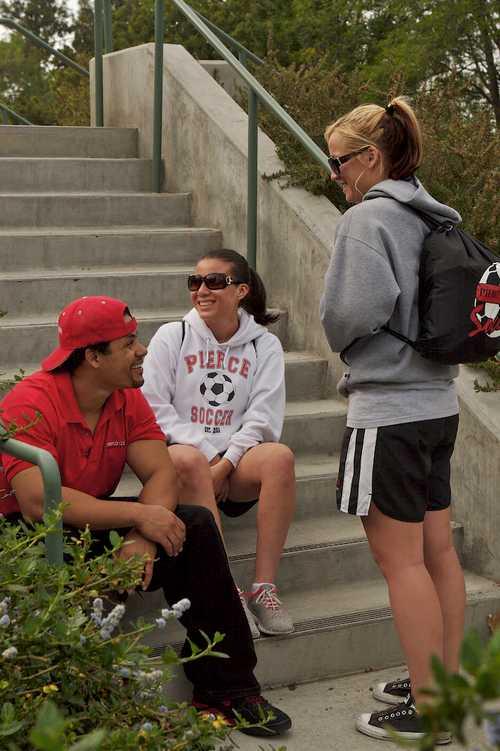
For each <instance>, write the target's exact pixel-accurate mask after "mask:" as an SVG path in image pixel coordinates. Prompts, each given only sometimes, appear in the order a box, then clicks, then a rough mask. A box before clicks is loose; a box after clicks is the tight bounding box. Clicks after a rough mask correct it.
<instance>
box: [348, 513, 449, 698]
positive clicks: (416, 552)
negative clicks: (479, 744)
mask: <svg viewBox="0 0 500 751" xmlns="http://www.w3.org/2000/svg"><path fill="white" fill-rule="evenodd" d="M363 525H364V528H365V531H366V535H367V537H368V542H369V544H370V548H371V550H372V553H373V556H374V558H375V560H376V562H377V564H378V566H379V568H380V570H381V571H382V573H383V575H384V577H385V579H386V581H387V585H388V588H389V599H390V603H391V608H392V612H393V616H394V622H395V625H396V629H397V632H398V635H399V639H400V641H401V646H402V648H403V652H404V654H405V657H406V662H407V665H408V670H409V673H410V680H411V684H412V693H413V696H414V698H415V701H416V702H417V703H418V701H419V700H421V699H422V698H423V696H422V693H421V691H422V688H424V687H428V686H430V685H431V684H432V675H431V668H430V659H431V656H432V655H437V656H438V657H439V658H440V659H443V616H442V613H441V606H440V602H439V598H438V594H437V592H436V588H435V586H434V582H433V580H432V578H431V576H430V574H429V572H428V570H427V568H426V566H425V562H424V525H423V523H410V522H400V521H397V520H395V519H391V518H390V517H388V516H386V515H385V514H382V512H380V511H379V510H378V509H377V508H376V506H375V505H374V504H373V503H372V505H371V506H370V511H369V514H368V516H367V517H364V518H363Z"/></svg>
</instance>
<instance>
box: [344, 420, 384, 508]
mask: <svg viewBox="0 0 500 751" xmlns="http://www.w3.org/2000/svg"><path fill="white" fill-rule="evenodd" d="M359 430H360V429H359V428H355V429H353V431H352V433H351V437H350V439H349V446H348V448H347V454H346V461H345V466H344V478H343V484H342V499H341V503H340V510H341V511H344V512H345V513H349V506H351V511H350V513H355V514H356V515H357V516H366V515H367V514H368V511H369V509H370V502H371V497H372V477H373V460H374V457H375V446H376V444H377V428H364V429H363V430H364V436H363V443H362V444H361V445H360V446H358V449H357V450H356V440H357V437H358V434H359ZM356 485H357V494H356V496H355V497H353V498H352V502H351V494H352V491H353V490H355V488H356ZM354 504H356V505H355V510H354Z"/></svg>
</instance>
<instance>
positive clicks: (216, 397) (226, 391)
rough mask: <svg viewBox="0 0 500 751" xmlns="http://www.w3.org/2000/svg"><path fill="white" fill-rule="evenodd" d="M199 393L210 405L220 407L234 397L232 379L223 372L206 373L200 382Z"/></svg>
mask: <svg viewBox="0 0 500 751" xmlns="http://www.w3.org/2000/svg"><path fill="white" fill-rule="evenodd" d="M200 393H201V395H202V396H204V397H205V399H206V400H207V401H208V403H209V404H210V406H211V407H221V406H222V405H223V404H227V403H228V402H230V401H231V400H232V399H234V394H235V391H234V386H233V382H232V380H231V379H230V378H229V376H228V375H226V374H225V373H207V375H206V376H205V378H204V379H203V381H202V382H201V384H200Z"/></svg>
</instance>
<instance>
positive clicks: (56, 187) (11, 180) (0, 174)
mask: <svg viewBox="0 0 500 751" xmlns="http://www.w3.org/2000/svg"><path fill="white" fill-rule="evenodd" d="M151 164H152V163H151V160H150V159H75V158H71V157H59V158H55V157H38V158H29V157H4V158H0V185H1V186H2V191H3V192H5V193H7V192H9V193H10V192H12V193H18V192H19V193H35V192H37V191H41V192H45V191H68V192H69V193H71V192H73V191H78V192H79V193H80V192H82V191H93V192H94V191H104V190H117V191H120V192H121V193H123V192H126V191H130V192H132V193H136V192H138V191H150V190H151V184H152V176H151Z"/></svg>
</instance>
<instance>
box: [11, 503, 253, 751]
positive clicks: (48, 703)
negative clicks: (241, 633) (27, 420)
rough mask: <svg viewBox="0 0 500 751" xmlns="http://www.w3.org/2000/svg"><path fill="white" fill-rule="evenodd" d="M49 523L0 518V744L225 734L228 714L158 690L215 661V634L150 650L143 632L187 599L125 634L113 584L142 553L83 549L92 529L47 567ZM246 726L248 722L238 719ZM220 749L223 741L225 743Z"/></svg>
mask: <svg viewBox="0 0 500 751" xmlns="http://www.w3.org/2000/svg"><path fill="white" fill-rule="evenodd" d="M56 518H57V515H53V516H52V518H51V519H50V520H49V522H48V523H47V524H35V525H34V527H27V526H26V525H24V524H20V525H12V524H7V523H5V522H3V521H2V522H0V739H1V740H0V745H1V747H2V748H3V749H6V751H7V750H8V751H25V749H33V748H35V749H39V751H91V750H93V749H99V750H100V751H138V750H140V751H160V749H161V751H166V750H167V749H169V750H170V751H187V750H188V749H191V750H192V751H201V750H202V749H213V748H215V745H216V742H218V743H220V742H221V741H224V739H227V738H228V736H229V733H230V728H229V727H228V725H227V723H226V721H225V720H224V718H222V717H216V716H214V715H207V716H202V715H200V714H198V713H197V712H196V710H195V709H194V708H192V707H191V706H189V705H187V704H185V703H184V704H182V703H181V704H179V703H171V702H169V701H167V700H166V699H165V695H164V686H165V684H166V683H167V682H168V681H169V680H170V678H171V676H172V667H173V666H174V665H178V664H180V663H182V662H184V661H186V660H188V661H189V660H193V659H199V658H200V657H205V656H210V657H213V658H214V659H215V658H217V659H223V658H224V657H225V655H223V654H222V653H220V652H218V651H217V649H216V646H217V644H219V642H221V641H222V639H223V637H222V635H221V634H219V633H216V634H214V635H213V637H212V638H211V639H210V638H209V637H208V636H206V635H203V636H204V640H205V642H206V644H205V647H204V648H202V649H200V647H198V646H196V645H193V654H192V655H191V656H190V657H187V658H182V659H181V658H179V657H178V656H177V654H176V653H175V651H174V650H173V649H172V648H167V649H166V650H165V652H164V654H163V656H162V657H161V659H159V660H152V659H151V657H150V650H149V648H148V647H147V646H145V645H144V643H143V641H142V638H143V636H144V635H145V634H147V633H148V632H149V631H151V630H152V629H154V628H156V627H161V628H165V626H166V625H167V622H168V620H169V619H170V618H174V617H179V615H180V614H181V613H182V612H183V611H184V609H185V608H186V607H187V606H189V603H188V602H187V601H182V600H181V602H180V603H177V605H174V606H173V607H172V608H171V609H170V608H165V609H164V610H163V611H162V613H161V614H159V617H158V618H157V619H156V623H146V622H144V621H143V620H140V621H139V622H138V623H137V624H136V625H135V626H134V627H133V628H131V630H130V628H129V630H128V631H127V632H125V631H121V630H120V627H119V623H120V620H121V618H122V616H123V613H124V611H125V606H124V605H123V604H121V603H119V604H116V600H115V599H114V595H113V593H115V592H116V591H118V590H129V589H131V588H132V589H133V588H134V587H135V586H137V585H138V584H139V582H140V579H141V570H142V566H143V563H142V561H141V560H140V559H138V558H132V559H129V560H128V561H123V560H121V559H119V558H118V557H117V556H116V555H115V554H116V552H117V551H118V549H119V548H120V546H121V545H122V540H121V538H120V537H119V536H118V535H117V534H116V533H115V534H111V535H110V544H109V549H108V550H107V551H106V552H105V553H103V554H102V555H99V556H97V557H91V556H90V550H91V544H92V543H91V535H90V532H89V531H88V530H87V531H85V532H83V533H82V535H81V537H79V538H75V539H67V540H66V542H65V557H66V560H67V562H68V563H67V565H64V566H63V567H54V566H50V565H49V564H48V563H47V561H46V558H45V549H44V540H45V536H46V534H47V532H48V531H51V530H52V529H54V526H55V523H56ZM242 724H244V723H242ZM226 748H227V747H226Z"/></svg>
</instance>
